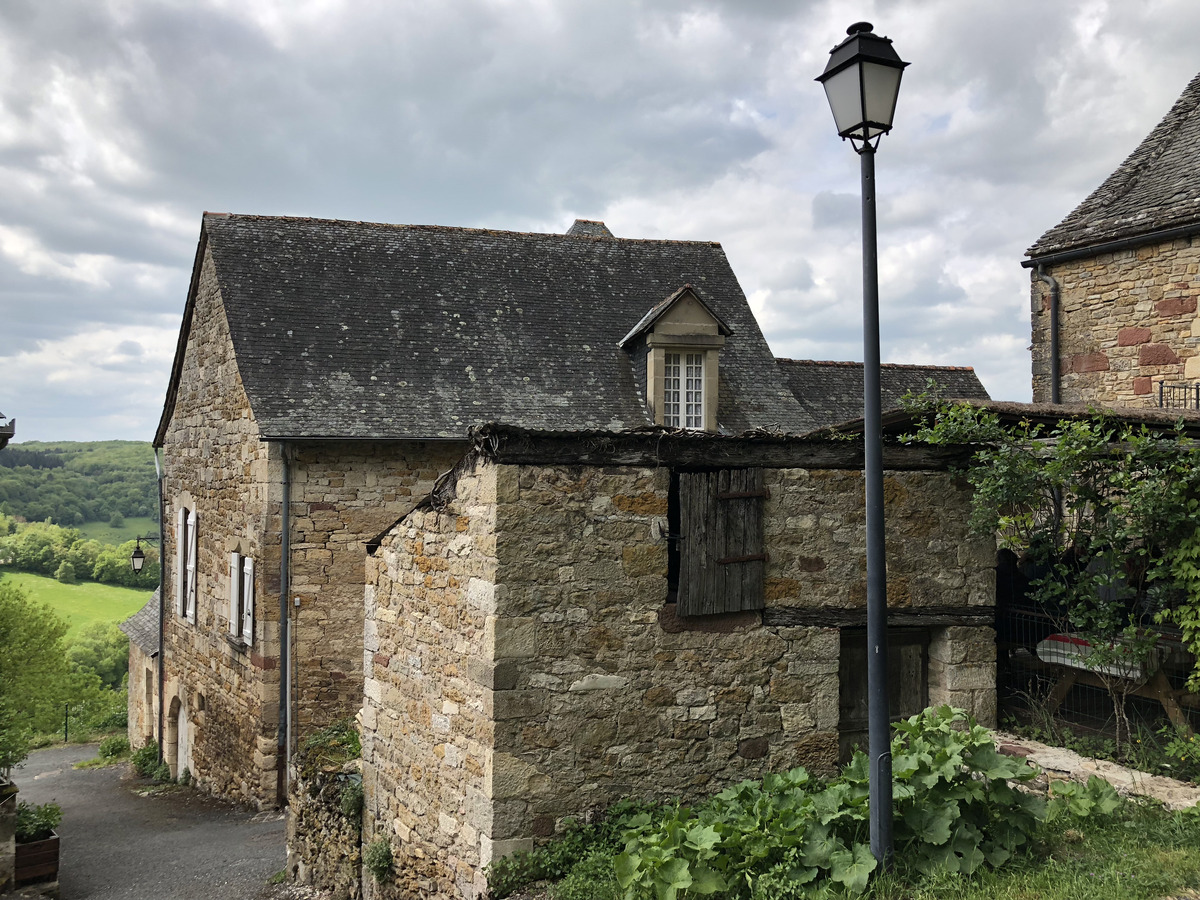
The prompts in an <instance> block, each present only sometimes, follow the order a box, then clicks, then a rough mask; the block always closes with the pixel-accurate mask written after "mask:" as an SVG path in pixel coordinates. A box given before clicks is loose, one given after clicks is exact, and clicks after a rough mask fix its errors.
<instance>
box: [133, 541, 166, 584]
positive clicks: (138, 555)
mask: <svg viewBox="0 0 1200 900" xmlns="http://www.w3.org/2000/svg"><path fill="white" fill-rule="evenodd" d="M157 540H159V536H158V535H157V534H151V535H147V536H146V537H141V536H139V537H138V538H137V546H136V547H134V548H133V552H132V553H130V554H129V567H130V568H131V569H133V574H134V575H140V574H141V573H142V566H144V565H145V564H146V554H145V552H143V550H142V541H146V542H147V543H149V542H151V541H157Z"/></svg>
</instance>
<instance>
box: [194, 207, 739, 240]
mask: <svg viewBox="0 0 1200 900" xmlns="http://www.w3.org/2000/svg"><path fill="white" fill-rule="evenodd" d="M204 218H205V219H209V218H213V219H223V220H227V221H247V220H249V221H258V222H291V223H297V224H302V223H309V224H313V225H338V226H354V225H362V226H368V227H371V228H387V229H394V230H397V231H423V232H430V233H435V234H436V233H445V234H455V233H458V234H481V235H504V236H512V237H522V238H538V239H543V240H558V241H566V240H571V241H578V240H579V237H577V236H568V235H566V234H558V233H555V232H546V231H509V230H506V229H502V228H479V227H469V226H461V225H420V224H411V223H408V224H406V223H396V222H369V221H366V220H362V219H327V218H322V217H320V216H268V215H262V214H260V213H218V212H208V211H205V213H204ZM603 240H605V241H609V242H612V241H615V242H618V243H630V244H670V245H677V244H684V245H690V246H706V247H720V246H721V242H720V241H681V240H677V239H671V238H628V237H610V238H604V239H603Z"/></svg>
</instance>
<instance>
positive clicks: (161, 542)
mask: <svg viewBox="0 0 1200 900" xmlns="http://www.w3.org/2000/svg"><path fill="white" fill-rule="evenodd" d="M153 449H154V477H155V478H156V479H157V481H158V761H159V762H160V763H161V762H162V761H163V744H164V741H163V696H164V695H165V693H166V673H165V672H164V666H163V663H164V662H165V658H166V653H164V652H163V647H164V645H165V644H166V639H167V638H166V634H167V607H166V603H167V590H166V588H167V541H166V531H167V529H166V528H165V527H163V526H164V523H165V522H166V521H167V517H166V514H165V506H164V504H163V467H162V464H161V463H160V462H159V458H158V448H157V447H155V448H153Z"/></svg>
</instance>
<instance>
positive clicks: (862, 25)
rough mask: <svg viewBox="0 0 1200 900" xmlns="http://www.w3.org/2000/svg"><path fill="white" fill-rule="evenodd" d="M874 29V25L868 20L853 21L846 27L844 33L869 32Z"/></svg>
mask: <svg viewBox="0 0 1200 900" xmlns="http://www.w3.org/2000/svg"><path fill="white" fill-rule="evenodd" d="M874 30H875V26H874V25H872V24H871V23H870V22H855V23H854V24H853V25H851V26H850V27H849V28H847V29H846V34H851V35H853V34H870V33H871V32H872V31H874Z"/></svg>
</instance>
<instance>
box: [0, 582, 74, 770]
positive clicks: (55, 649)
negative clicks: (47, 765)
mask: <svg viewBox="0 0 1200 900" xmlns="http://www.w3.org/2000/svg"><path fill="white" fill-rule="evenodd" d="M66 633H67V624H66V623H65V622H64V621H63V620H62V619H60V618H58V616H56V615H55V614H54V613H53V612H51V610H50V608H49V607H47V606H44V605H43V606H39V605H38V604H35V603H34V602H32V601H31V600H30V599H29V598H28V597H27V596H26V595H25V594H24V593H23V592H22V591H21V590H19V589H18V588H17V587H16V586H15V585H13V584H10V583H9V582H7V581H5V580H2V579H0V769H9V768H11V767H12V766H14V765H16V764H17V763H19V762H20V761H21V760H23V759H24V758H25V757H26V756H27V755H28V754H29V738H30V736H31V734H32V732H33V731H34V730H35V729H37V728H38V727H40V726H44V725H45V724H46V723H48V722H50V721H53V719H54V717H55V716H57V714H58V710H60V709H61V706H62V704H63V703H64V702H65V701H66V700H67V699H69V698H70V696H71V683H72V675H71V671H70V668H69V666H68V665H67V657H66V654H65V653H64V652H63V636H64V635H65V634H66Z"/></svg>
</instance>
